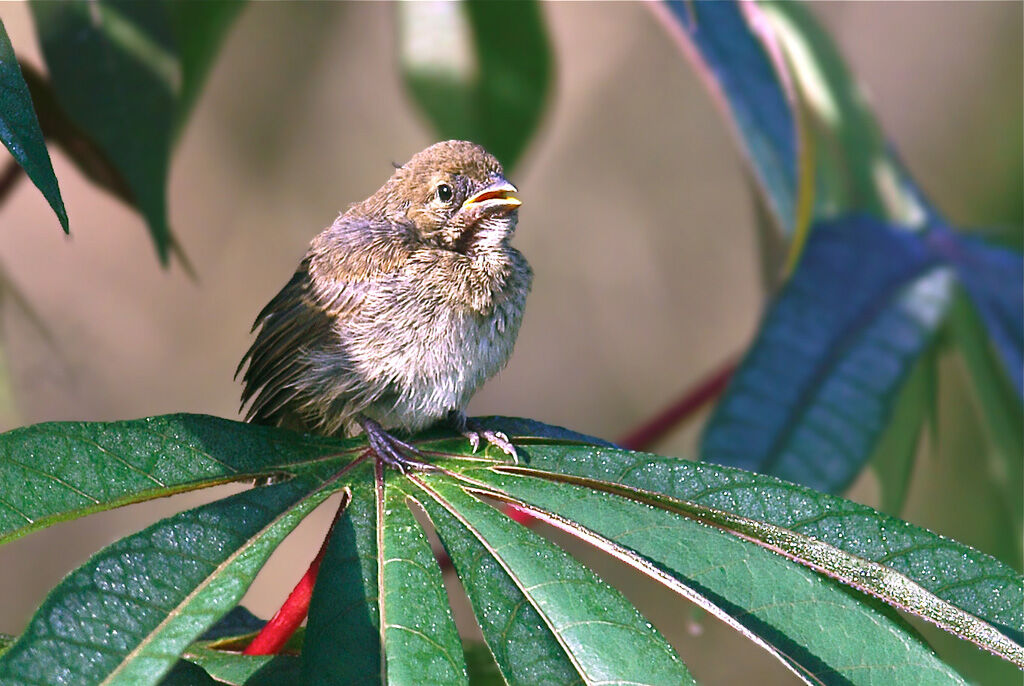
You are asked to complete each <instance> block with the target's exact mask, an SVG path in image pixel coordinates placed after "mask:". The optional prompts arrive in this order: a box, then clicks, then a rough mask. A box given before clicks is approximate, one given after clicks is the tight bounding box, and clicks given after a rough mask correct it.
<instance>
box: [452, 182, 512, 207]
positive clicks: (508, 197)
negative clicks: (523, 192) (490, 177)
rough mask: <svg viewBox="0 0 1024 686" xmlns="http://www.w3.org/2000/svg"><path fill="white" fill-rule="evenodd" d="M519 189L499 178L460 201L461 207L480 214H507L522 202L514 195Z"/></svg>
mask: <svg viewBox="0 0 1024 686" xmlns="http://www.w3.org/2000/svg"><path fill="white" fill-rule="evenodd" d="M518 192H519V189H518V188H516V187H515V186H513V185H512V184H511V183H509V182H508V181H506V180H505V179H499V180H498V181H497V182H495V183H492V184H491V185H490V186H488V187H487V188H484V189H483V190H482V191H480V192H479V193H477V194H476V195H474V196H472V197H470V198H468V199H467V200H466V201H465V202H464V203H462V208H463V209H470V210H473V211H474V212H480V213H481V214H508V213H509V212H511V211H512V210H514V209H516V208H518V207H519V206H520V205H522V204H523V201H522V200H520V199H519V198H517V197H516V193H518Z"/></svg>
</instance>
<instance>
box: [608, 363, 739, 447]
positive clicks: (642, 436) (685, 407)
mask: <svg viewBox="0 0 1024 686" xmlns="http://www.w3.org/2000/svg"><path fill="white" fill-rule="evenodd" d="M737 366H739V362H738V361H737V360H736V359H735V358H730V359H729V360H728V361H726V362H725V364H723V365H721V366H720V367H718V368H717V369H716V370H715V371H714V372H712V373H711V374H709V375H708V376H707V377H705V378H704V379H703V380H701V381H700V382H699V383H698V384H697V385H696V386H694V387H692V388H691V389H690V390H688V391H686V393H684V394H683V395H682V396H681V397H680V398H679V399H678V400H676V401H675V402H674V403H672V404H671V405H669V406H668V407H667V408H665V409H664V410H662V411H661V412H659V413H658V414H657V415H655V416H654V417H653V418H652V419H650V420H649V421H647V422H644V423H643V424H641V425H640V426H639V427H637V428H636V429H633V430H632V431H630V432H629V433H628V434H626V435H625V436H623V437H622V438H620V439H619V440H618V441H616V444H618V445H620V446H622V447H623V448H625V449H626V450H646V449H647V448H649V447H651V445H653V444H654V443H655V442H656V441H658V439H660V438H663V437H664V436H665V434H667V433H668V432H669V431H671V430H672V429H674V428H675V427H676V425H678V424H679V423H680V422H682V421H683V420H686V419H689V418H690V417H691V416H692V415H693V414H694V413H695V412H697V410H699V409H701V408H702V407H704V406H705V405H707V404H708V403H709V402H711V401H712V400H714V399H715V398H717V397H718V396H720V395H721V394H722V392H723V391H724V390H725V387H726V386H727V385H728V384H729V379H731V378H732V375H733V373H735V371H736V367H737Z"/></svg>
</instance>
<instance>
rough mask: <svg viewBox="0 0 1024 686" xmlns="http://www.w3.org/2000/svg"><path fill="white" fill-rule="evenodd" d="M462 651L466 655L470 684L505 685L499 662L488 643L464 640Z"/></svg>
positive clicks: (482, 685) (480, 685) (473, 685)
mask: <svg viewBox="0 0 1024 686" xmlns="http://www.w3.org/2000/svg"><path fill="white" fill-rule="evenodd" d="M462 653H463V655H465V656H466V672H467V673H468V674H469V684H470V686H505V680H504V679H503V678H502V676H501V670H500V669H499V668H498V663H496V662H495V661H494V656H493V655H491V651H490V650H488V649H487V644H486V643H479V642H477V641H464V642H463V643H462Z"/></svg>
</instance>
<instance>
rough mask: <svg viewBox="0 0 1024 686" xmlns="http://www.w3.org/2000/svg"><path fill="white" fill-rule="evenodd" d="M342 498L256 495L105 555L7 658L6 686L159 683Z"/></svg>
mask: <svg viewBox="0 0 1024 686" xmlns="http://www.w3.org/2000/svg"><path fill="white" fill-rule="evenodd" d="M335 488H336V486H332V485H330V484H326V485H323V486H319V487H318V486H317V481H316V480H315V479H312V478H300V479H295V480H292V481H289V482H286V483H283V484H279V485H276V486H268V487H265V488H260V489H251V490H249V491H245V492H243V493H239V494H237V495H235V496H232V497H230V498H226V499H224V500H221V501H217V502H214V503H211V504H209V505H204V506H201V507H198V508H195V509H193V510H188V511H186V512H182V513H180V514H178V515H175V516H173V517H170V518H168V519H165V520H162V521H160V522H157V523H156V524H154V525H153V526H151V527H149V528H147V529H145V530H144V531H142V532H140V533H137V534H134V535H132V536H129V537H127V538H124V539H122V540H121V541H119V542H117V543H115V544H113V545H111V546H109V547H108V548H105V549H104V550H102V551H100V552H99V553H97V554H96V555H95V556H94V557H93V558H92V559H90V560H89V561H88V562H87V563H85V564H84V565H83V566H82V567H79V568H78V569H77V570H75V571H74V572H72V573H71V574H70V575H69V576H68V577H67V578H66V579H65V580H64V581H62V582H61V583H60V584H59V585H58V586H57V587H56V588H55V589H54V590H53V591H52V592H51V593H50V595H49V597H48V598H47V599H46V601H45V602H44V603H43V604H42V606H41V607H40V608H39V610H38V611H37V612H36V615H35V616H34V617H33V618H32V620H31V621H30V622H29V625H28V627H27V628H26V630H25V632H24V633H23V634H22V635H21V637H20V638H19V639H18V641H17V643H15V644H14V646H12V647H11V649H10V650H8V651H7V652H6V653H5V654H4V655H3V657H0V682H2V683H4V684H7V685H10V686H15V685H17V684H39V685H40V686H43V685H46V686H50V685H52V684H54V683H59V682H65V681H67V680H68V679H69V678H70V677H71V675H74V682H75V683H78V684H100V683H102V684H142V683H153V682H154V681H156V680H157V679H159V678H160V677H161V676H162V675H163V674H164V673H165V672H167V671H168V670H169V669H170V668H171V667H172V666H173V665H174V664H175V662H176V661H177V656H178V655H179V654H180V653H181V652H182V651H183V650H185V648H186V647H187V646H188V645H189V644H190V643H191V642H192V641H193V640H195V639H196V638H198V637H199V636H200V635H201V634H202V633H203V632H204V631H205V630H206V629H207V628H209V627H210V626H212V625H213V624H214V623H215V622H216V621H217V620H218V619H219V618H220V617H221V616H223V615H224V614H225V613H226V612H228V610H230V609H231V608H232V607H233V606H234V605H235V604H236V603H237V602H238V601H239V600H240V599H241V597H242V595H243V594H244V593H245V590H246V589H247V588H248V586H249V584H250V583H251V582H252V580H253V578H254V577H255V576H256V573H257V572H258V571H259V569H260V568H261V567H262V566H263V563H264V562H265V561H266V559H267V558H268V557H269V556H270V553H272V552H273V551H274V549H275V548H276V547H277V545H278V544H279V543H280V542H281V541H282V540H283V539H284V537H285V536H286V535H287V534H288V533H289V532H291V530H292V529H293V528H295V526H296V525H297V524H298V523H299V522H300V521H302V519H303V518H304V517H305V516H306V515H307V514H309V512H311V511H312V510H313V509H314V508H315V507H316V506H317V505H319V504H320V503H321V502H323V500H324V499H325V498H326V497H327V496H329V495H330V494H331V493H332V492H333V490H334V489H335Z"/></svg>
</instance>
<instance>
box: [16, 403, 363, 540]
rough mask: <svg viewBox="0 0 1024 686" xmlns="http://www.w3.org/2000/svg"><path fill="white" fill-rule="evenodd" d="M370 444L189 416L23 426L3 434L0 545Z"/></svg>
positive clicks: (350, 456) (352, 451)
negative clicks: (98, 515) (71, 522)
mask: <svg viewBox="0 0 1024 686" xmlns="http://www.w3.org/2000/svg"><path fill="white" fill-rule="evenodd" d="M361 445H362V442H361V441H341V440H332V439H327V438H320V437H316V436H310V435H302V434H296V433H292V432H289V431H283V430H281V429H273V428H268V427H257V426H252V425H247V424H242V423H241V422H233V421H230V420H227V419H218V418H215V417H207V416H203V415H188V414H179V415H164V416H161V417H151V418H148V419H136V420H128V421H123V422H109V423H105V422H53V423H45V424H36V425H33V426H28V427H24V428H21V429H14V430H13V431H9V432H7V433H4V434H0V543H6V542H8V541H11V540H14V539H16V538H20V537H21V536H24V535H25V534H27V533H29V532H31V531H34V530H36V529H40V528H42V527H45V526H49V525H50V524H53V523H55V522H58V521H64V520H68V519H73V518H76V517H81V516H84V515H86V514H90V513H92V512H99V511H101V510H107V509H111V508H114V507H118V506H121V505H126V504H128V503H134V502H141V501H143V500H149V499H152V498H157V497H161V496H166V495H172V494H174V493H180V492H183V491H187V490H193V489H196V488H205V487H208V486H214V485H217V484H223V483H228V482H232V481H246V480H251V479H253V478H256V477H258V476H268V475H273V474H276V473H280V472H285V471H287V470H288V469H289V468H290V466H292V465H295V464H302V463H317V462H318V461H319V460H321V459H322V460H324V461H329V460H332V459H335V458H340V459H342V460H345V459H348V460H351V459H353V458H354V457H355V450H356V448H357V447H358V446H361Z"/></svg>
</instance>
